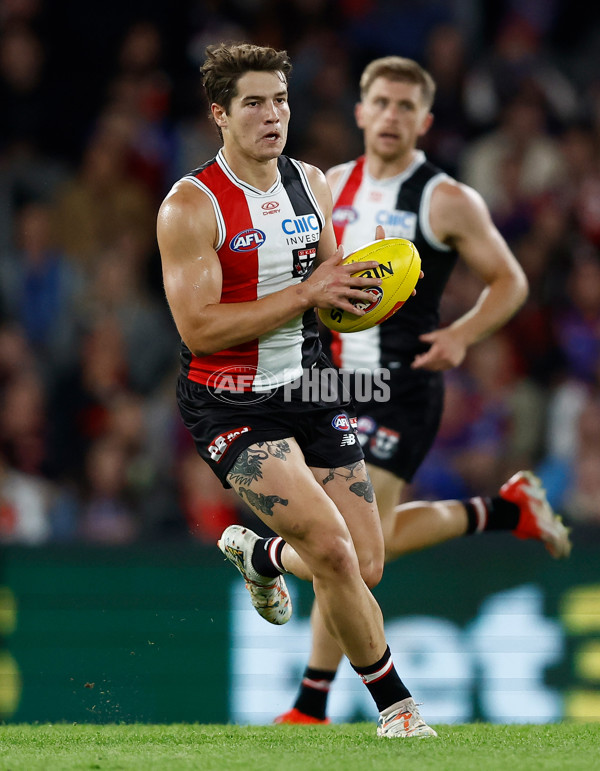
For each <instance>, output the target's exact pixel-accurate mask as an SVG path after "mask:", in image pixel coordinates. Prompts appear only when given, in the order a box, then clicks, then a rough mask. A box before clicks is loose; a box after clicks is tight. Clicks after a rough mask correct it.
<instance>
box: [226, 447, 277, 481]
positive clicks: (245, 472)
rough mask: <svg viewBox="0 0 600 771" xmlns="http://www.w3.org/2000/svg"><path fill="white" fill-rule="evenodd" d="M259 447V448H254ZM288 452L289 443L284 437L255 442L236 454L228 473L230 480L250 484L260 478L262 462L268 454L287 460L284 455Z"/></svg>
mask: <svg viewBox="0 0 600 771" xmlns="http://www.w3.org/2000/svg"><path fill="white" fill-rule="evenodd" d="M257 447H259V448H260V449H256V448H257ZM289 452H290V445H289V444H288V442H286V440H285V439H278V440H277V441H275V442H257V443H256V444H255V445H252V447H248V448H246V449H245V450H242V452H241V453H240V454H239V455H238V457H237V459H236V461H235V463H234V464H233V466H232V467H231V471H230V472H229V474H228V479H229V481H230V482H238V483H239V484H246V485H247V484H250V483H251V482H256V481H257V480H258V479H262V464H263V461H264V460H266V459H267V458H268V457H269V456H271V457H272V458H278V459H279V460H283V461H285V460H287V458H286V457H285V456H286V455H287V454H288V453H289Z"/></svg>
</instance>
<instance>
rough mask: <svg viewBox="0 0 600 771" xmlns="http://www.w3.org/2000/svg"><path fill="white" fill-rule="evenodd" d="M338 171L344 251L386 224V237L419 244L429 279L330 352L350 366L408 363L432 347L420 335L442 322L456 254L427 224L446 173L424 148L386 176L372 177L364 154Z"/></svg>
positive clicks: (338, 339) (338, 230)
mask: <svg viewBox="0 0 600 771" xmlns="http://www.w3.org/2000/svg"><path fill="white" fill-rule="evenodd" d="M334 171H341V172H342V173H341V176H340V179H339V181H338V183H337V185H336V189H335V190H333V200H334V209H333V226H334V229H335V234H336V238H337V242H338V243H341V244H343V246H344V253H345V254H350V252H352V251H354V250H356V249H358V248H359V247H361V246H363V245H364V244H366V243H368V242H369V241H373V239H374V238H375V228H376V226H377V225H383V227H384V229H385V235H386V237H388V238H407V239H409V240H410V241H412V242H413V243H414V244H415V246H416V247H417V249H418V251H419V254H420V255H421V260H422V269H423V273H424V274H425V278H423V279H421V280H420V281H419V282H418V284H417V294H416V295H415V296H414V297H411V298H410V299H409V301H408V302H407V303H406V304H405V305H403V306H402V308H401V309H400V310H399V311H398V313H396V314H395V315H394V316H392V317H391V318H390V319H388V320H387V321H385V322H384V323H383V324H381V325H380V326H376V327H372V328H371V329H366V330H364V331H362V332H352V333H346V334H340V335H337V334H336V335H335V340H334V343H333V344H332V353H333V354H334V357H335V359H336V363H337V364H339V365H340V366H342V367H343V368H344V369H349V370H355V369H360V368H363V369H365V368H366V369H371V370H372V369H376V368H378V367H391V368H394V367H398V366H402V365H403V364H404V365H406V364H408V363H409V362H410V361H412V359H413V358H414V357H415V355H416V354H417V353H420V352H422V351H424V350H426V349H427V347H428V346H427V345H424V344H423V343H421V342H420V341H419V339H418V336H419V335H420V334H423V333H424V332H431V331H432V330H434V329H437V327H438V325H439V305H440V299H441V296H442V292H443V291H444V287H445V286H446V283H447V282H448V278H449V277H450V273H451V272H452V269H453V268H454V265H455V264H456V260H457V257H458V255H457V253H456V252H455V251H454V250H452V249H450V247H448V246H446V245H445V244H443V243H441V242H440V241H438V240H437V238H436V237H435V235H434V233H433V231H432V230H431V226H430V223H429V207H430V202H431V195H432V193H433V191H434V189H435V187H436V185H438V184H439V183H440V182H441V181H442V180H444V179H448V177H447V175H446V174H444V173H443V172H442V171H441V170H440V169H438V168H436V167H435V166H433V165H432V164H431V163H429V161H427V159H426V158H425V155H424V153H423V152H422V151H420V150H419V151H417V152H416V154H415V158H414V160H413V162H412V163H411V164H410V166H408V168H406V169H405V170H404V171H403V172H402V173H401V174H399V175H398V176H396V177H390V178H388V179H380V180H377V179H373V177H371V176H370V175H369V173H368V172H367V169H366V162H365V158H364V156H362V157H361V158H358V159H357V160H355V161H351V162H350V163H345V164H342V165H341V166H336V167H335V169H334Z"/></svg>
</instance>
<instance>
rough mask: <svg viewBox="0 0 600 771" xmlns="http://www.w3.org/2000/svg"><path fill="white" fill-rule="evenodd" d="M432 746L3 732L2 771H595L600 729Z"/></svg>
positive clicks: (319, 736) (331, 737)
mask: <svg viewBox="0 0 600 771" xmlns="http://www.w3.org/2000/svg"><path fill="white" fill-rule="evenodd" d="M438 730H439V734H440V736H439V738H437V739H408V740H407V739H396V740H393V739H377V737H376V736H375V727H374V725H373V724H367V723H354V724H351V725H334V726H326V727H312V726H309V727H297V726H261V727H251V726H217V725H210V726H207V725H103V726H97V725H64V724H61V725H9V726H1V727H0V769H2V771H38V770H39V771H42V769H43V771H70V770H71V769H107V770H110V771H112V770H113V769H114V770H115V771H117V770H120V769H127V770H129V769H136V770H137V769H139V770H140V771H141V770H142V769H144V771H171V769H173V771H178V770H179V769H199V770H201V771H237V770H238V769H239V771H242V770H243V771H363V770H364V771H391V770H392V769H394V771H398V770H399V769H414V771H430V770H433V769H435V771H454V769H456V770H457V771H459V770H460V771H500V770H502V771H507V770H508V771H529V770H530V769H531V770H532V771H533V770H534V769H535V770H536V771H537V770H542V769H557V771H558V769H561V771H562V770H564V769H573V771H587V770H588V769H589V770H590V771H591V770H592V769H593V770H594V771H597V769H599V768H600V724H598V723H595V724H573V723H570V724H565V725H544V726H514V725H513V726H500V725H488V724H483V723H482V724H473V725H461V726H440V727H439V728H438Z"/></svg>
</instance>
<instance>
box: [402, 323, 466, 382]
mask: <svg viewBox="0 0 600 771" xmlns="http://www.w3.org/2000/svg"><path fill="white" fill-rule="evenodd" d="M419 340H421V341H422V342H423V343H430V344H431V347H430V348H429V350H428V351H425V353H420V354H419V355H418V356H415V358H414V360H413V363H412V364H411V365H410V366H411V369H428V370H431V371H432V372H441V371H443V370H446V369H452V368H453V367H458V365H459V364H462V362H463V360H464V358H465V356H466V353H467V344H466V343H465V342H464V340H463V338H462V335H461V333H460V331H459V330H457V329H452V328H451V327H448V328H446V329H436V330H435V332H427V333H426V334H424V335H419Z"/></svg>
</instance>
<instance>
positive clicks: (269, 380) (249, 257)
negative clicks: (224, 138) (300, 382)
mask: <svg viewBox="0 0 600 771" xmlns="http://www.w3.org/2000/svg"><path fill="white" fill-rule="evenodd" d="M277 168H278V172H277V180H276V181H275V184H274V185H273V186H272V187H271V188H270V189H269V190H267V191H266V192H263V191H262V190H258V189H257V188H255V187H252V186H251V185H249V184H247V183H246V182H244V181H243V180H241V179H239V178H238V177H237V176H236V175H235V174H234V173H233V171H232V170H231V168H230V167H229V166H228V165H227V162H226V160H225V158H224V156H223V153H222V151H219V153H218V154H217V156H216V157H215V158H213V159H212V160H210V161H208V162H207V163H205V164H204V165H203V166H201V167H200V168H199V169H196V170H195V171H193V172H191V173H190V174H188V175H187V176H185V177H184V179H185V180H188V181H189V182H190V183H192V184H194V185H196V187H198V188H199V189H200V190H202V191H203V192H204V193H205V194H206V195H207V196H208V197H209V199H210V201H211V203H212V205H213V208H214V211H215V216H216V220H217V226H218V243H217V244H216V246H215V248H216V252H217V254H218V256H219V260H220V262H221V269H222V272H223V288H222V293H221V303H235V302H247V301H251V300H258V299H260V298H262V297H266V296H267V295H269V294H272V293H273V292H277V291H279V290H281V289H285V288H286V287H288V286H294V285H295V284H299V283H300V282H301V281H304V280H305V279H306V278H308V276H310V274H311V272H312V270H313V265H314V261H315V257H316V254H317V249H318V246H319V239H320V236H321V231H322V229H323V226H324V224H325V220H324V217H323V213H322V212H321V209H320V207H319V204H318V203H317V200H316V198H315V195H314V193H313V191H312V189H311V187H310V184H309V182H308V179H307V176H306V173H305V171H304V169H303V167H302V165H301V164H300V163H299V162H298V161H295V160H293V159H291V158H288V157H287V156H281V157H280V158H279V159H278V162H277ZM320 350H321V345H320V342H319V336H318V330H317V322H316V317H315V313H314V310H313V309H312V308H311V309H310V310H309V311H306V312H305V313H304V314H302V315H300V316H298V317H297V318H295V319H292V320H291V321H288V322H287V323H285V324H283V325H282V326H281V327H279V328H278V329H275V330H273V331H272V332H268V333H267V334H265V335H262V336H261V337H259V338H257V339H255V340H249V341H248V342H246V343H242V344H241V345H236V346H234V347H232V348H228V349H226V350H222V351H218V352H217V353H214V354H210V355H207V356H195V355H194V354H192V352H191V351H190V349H189V348H188V347H187V346H186V345H185V343H184V342H183V341H182V344H181V367H182V372H183V374H184V375H185V376H186V377H188V378H189V379H190V380H193V381H195V382H197V383H203V384H208V385H209V386H210V385H211V384H213V383H214V382H215V381H214V378H215V373H217V374H218V373H223V372H226V373H227V375H228V376H230V375H231V376H233V375H236V374H239V375H243V376H244V380H243V382H244V383H245V384H246V387H245V390H252V391H266V390H269V389H270V388H273V387H275V386H278V385H282V384H284V383H289V382H292V381H293V380H295V379H296V378H297V377H299V376H300V374H301V372H302V369H303V368H309V367H311V366H312V365H313V364H314V362H315V361H316V360H317V358H318V355H319V353H320ZM221 382H222V381H221ZM221 387H222V386H221Z"/></svg>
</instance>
